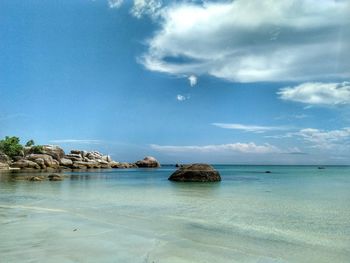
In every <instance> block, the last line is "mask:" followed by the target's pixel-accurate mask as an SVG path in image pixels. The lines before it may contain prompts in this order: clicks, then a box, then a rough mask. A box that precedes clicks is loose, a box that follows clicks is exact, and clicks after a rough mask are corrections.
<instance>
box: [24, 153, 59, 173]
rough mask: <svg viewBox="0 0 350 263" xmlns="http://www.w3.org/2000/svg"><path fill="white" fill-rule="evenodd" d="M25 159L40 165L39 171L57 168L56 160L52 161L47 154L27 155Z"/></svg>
mask: <svg viewBox="0 0 350 263" xmlns="http://www.w3.org/2000/svg"><path fill="white" fill-rule="evenodd" d="M25 159H26V160H30V161H33V162H35V163H37V164H38V165H40V168H41V169H46V168H53V169H58V168H59V162H58V161H57V160H54V159H53V158H52V156H50V155H47V154H29V155H27V156H26V157H25Z"/></svg>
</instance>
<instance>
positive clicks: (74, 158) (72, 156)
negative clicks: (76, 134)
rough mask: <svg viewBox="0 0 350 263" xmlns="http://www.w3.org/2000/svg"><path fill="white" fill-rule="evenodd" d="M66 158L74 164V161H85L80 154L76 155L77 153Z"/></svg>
mask: <svg viewBox="0 0 350 263" xmlns="http://www.w3.org/2000/svg"><path fill="white" fill-rule="evenodd" d="M64 158H65V159H69V160H72V161H73V162H74V161H77V162H81V161H82V160H83V158H82V157H81V155H80V154H75V153H71V154H67V155H65V156H64Z"/></svg>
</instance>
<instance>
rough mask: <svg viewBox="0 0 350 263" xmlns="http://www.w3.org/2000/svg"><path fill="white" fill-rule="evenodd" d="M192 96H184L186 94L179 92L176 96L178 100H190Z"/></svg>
mask: <svg viewBox="0 0 350 263" xmlns="http://www.w3.org/2000/svg"><path fill="white" fill-rule="evenodd" d="M189 98H190V96H184V95H181V94H178V95H177V96H176V99H177V100H178V101H185V100H188V99H189Z"/></svg>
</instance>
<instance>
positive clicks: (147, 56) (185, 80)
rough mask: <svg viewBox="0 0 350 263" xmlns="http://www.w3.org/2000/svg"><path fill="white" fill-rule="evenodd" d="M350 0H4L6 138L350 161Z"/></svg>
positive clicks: (197, 157)
mask: <svg viewBox="0 0 350 263" xmlns="http://www.w3.org/2000/svg"><path fill="white" fill-rule="evenodd" d="M349 13H350V1H349V0H337V1H336V0H333V1H332V0H321V1H320V0H290V1H272V0H235V1H186V0H177V1H165V0H164V1H160V0H134V1H131V0H130V1H127V0H124V1H123V0H95V1H93V0H69V1H58V0H57V1H56V0H52V1H44V0H27V1H22V0H2V1H1V2H0V137H4V136H7V135H8V136H19V137H20V138H21V140H22V142H23V143H25V141H27V140H29V139H34V140H35V142H36V143H37V144H55V145H60V146H62V147H63V148H64V149H65V150H66V151H69V150H70V149H85V150H99V151H101V152H103V153H108V154H110V155H111V156H112V157H113V159H115V160H117V161H136V160H139V159H142V158H143V157H144V156H146V155H152V156H154V157H156V158H157V159H158V160H159V161H161V162H162V163H176V162H182V163H189V162H209V163H223V164H225V163H227V164H316V165H321V164H350V147H349V146H350V16H349V15H348V14H349Z"/></svg>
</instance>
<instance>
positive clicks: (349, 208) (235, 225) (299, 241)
mask: <svg viewBox="0 0 350 263" xmlns="http://www.w3.org/2000/svg"><path fill="white" fill-rule="evenodd" d="M216 168H217V169H218V170H219V171H220V173H221V175H222V182H220V183H212V184H205V183H204V184H202V183H199V184H196V183H173V182H170V181H168V180H167V178H168V176H169V175H170V174H171V173H172V172H173V171H174V168H171V167H169V168H167V167H164V168H160V169H156V170H153V169H139V170H137V169H135V170H117V169H116V170H105V171H100V172H96V171H95V172H75V173H66V175H67V176H68V178H66V179H65V180H64V181H61V182H50V181H43V182H29V181H14V180H11V178H10V177H9V176H8V175H5V174H3V175H1V176H0V262H57V263H58V262H59V263H62V262H121V263H124V262H125V263H128V262H130V263H137V262H141V263H146V262H149V263H152V262H154V263H158V262H159V263H163V262H164V263H168V262H169V263H170V262H172V263H174V262H175V263H177V262H179V263H184V262H191V263H193V262H210V263H211V262H215V263H220V262H258V263H268V262H276V263H277V262H278V263H280V262H298V263H300V262H318V263H321V262H327V263H328V262H350V168H349V167H327V168H326V169H324V170H319V169H317V167H312V166H310V167H296V166H294V167H293V166H216ZM265 170H270V171H272V173H271V174H266V173H264V171H265Z"/></svg>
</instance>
